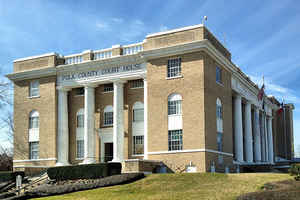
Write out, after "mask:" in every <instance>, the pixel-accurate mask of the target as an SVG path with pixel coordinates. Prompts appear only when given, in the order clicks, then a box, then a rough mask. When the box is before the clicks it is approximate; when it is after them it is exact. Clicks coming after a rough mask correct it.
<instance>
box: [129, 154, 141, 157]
mask: <svg viewBox="0 0 300 200" xmlns="http://www.w3.org/2000/svg"><path fill="white" fill-rule="evenodd" d="M131 156H132V157H140V156H144V154H133V155H131Z"/></svg>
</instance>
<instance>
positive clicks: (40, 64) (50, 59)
mask: <svg viewBox="0 0 300 200" xmlns="http://www.w3.org/2000/svg"><path fill="white" fill-rule="evenodd" d="M60 62H61V61H60V59H59V60H58V61H57V58H56V56H55V55H52V56H45V57H40V58H36V59H30V60H24V61H18V62H14V72H20V71H27V70H33V69H40V68H47V67H54V66H56V65H57V63H60Z"/></svg>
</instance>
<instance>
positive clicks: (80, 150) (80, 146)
mask: <svg viewBox="0 0 300 200" xmlns="http://www.w3.org/2000/svg"><path fill="white" fill-rule="evenodd" d="M83 158H84V140H78V139H76V159H83Z"/></svg>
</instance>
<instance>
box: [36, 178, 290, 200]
mask: <svg viewBox="0 0 300 200" xmlns="http://www.w3.org/2000/svg"><path fill="white" fill-rule="evenodd" d="M286 179H292V177H291V176H289V175H288V174H273V173H258V174H254V173H252V174H244V173H241V174H229V175H226V174H210V173H195V174H153V175H149V176H147V177H146V178H144V179H142V180H139V181H137V182H134V183H131V184H127V185H120V186H113V187H106V188H99V189H94V190H86V191H81V192H74V193H70V194H65V195H61V196H52V197H46V198H39V199H40V200H41V199H42V200H52V199H67V200H79V199H80V200H90V199H106V200H117V199H118V200H119V199H120V200H139V199H142V200H154V199H155V200H161V199H171V200H176V199H178V200H184V199H205V200H209V199H222V200H224V199H235V198H236V197H237V196H239V195H240V194H243V193H248V192H254V191H258V190H261V187H262V186H263V185H264V184H265V183H267V182H274V181H281V180H286Z"/></svg>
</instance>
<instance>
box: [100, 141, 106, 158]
mask: <svg viewBox="0 0 300 200" xmlns="http://www.w3.org/2000/svg"><path fill="white" fill-rule="evenodd" d="M100 145H101V155H100V161H101V162H102V163H103V162H104V155H105V154H104V151H105V148H104V142H103V139H102V138H101V144H100Z"/></svg>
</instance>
